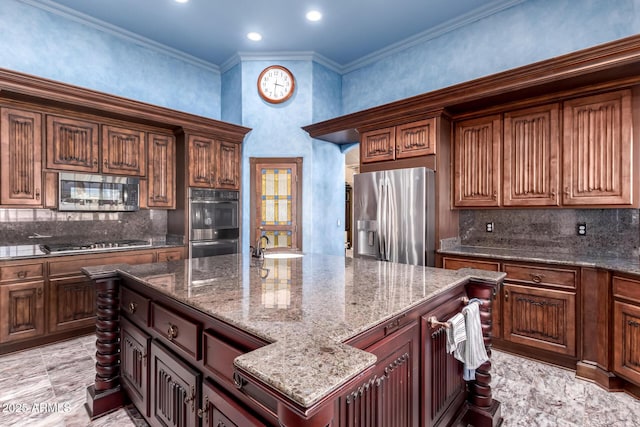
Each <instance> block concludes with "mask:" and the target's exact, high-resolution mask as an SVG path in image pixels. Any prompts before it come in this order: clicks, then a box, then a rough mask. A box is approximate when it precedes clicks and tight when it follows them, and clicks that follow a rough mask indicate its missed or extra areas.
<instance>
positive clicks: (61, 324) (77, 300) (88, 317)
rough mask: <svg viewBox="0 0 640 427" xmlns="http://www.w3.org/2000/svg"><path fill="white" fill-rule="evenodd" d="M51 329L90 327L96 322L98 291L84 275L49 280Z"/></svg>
mask: <svg viewBox="0 0 640 427" xmlns="http://www.w3.org/2000/svg"><path fill="white" fill-rule="evenodd" d="M49 292H50V295H49V330H50V331H51V332H58V331H64V330H68V329H77V328H82V327H90V326H92V325H94V324H95V318H96V293H95V290H94V286H93V283H92V282H91V280H90V279H88V278H86V277H84V276H74V277H69V278H64V279H62V278H61V279H51V280H50V281H49Z"/></svg>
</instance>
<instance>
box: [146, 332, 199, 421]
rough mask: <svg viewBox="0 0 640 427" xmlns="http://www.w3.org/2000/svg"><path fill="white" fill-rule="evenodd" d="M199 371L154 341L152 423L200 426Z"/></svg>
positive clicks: (152, 354) (152, 344) (152, 349)
mask: <svg viewBox="0 0 640 427" xmlns="http://www.w3.org/2000/svg"><path fill="white" fill-rule="evenodd" d="M201 384H202V375H201V374H200V372H198V371H197V370H195V369H194V368H193V367H191V366H189V365H188V364H187V363H185V362H184V361H182V359H180V358H179V357H178V356H176V355H174V354H172V352H171V351H170V350H168V349H167V348H165V347H164V346H163V345H162V344H160V343H158V342H157V341H155V340H153V341H151V399H150V402H151V408H150V409H151V414H150V417H149V423H150V424H151V425H152V426H159V427H165V426H176V427H197V426H199V425H200V418H199V416H198V409H199V407H198V406H199V402H200V385H201Z"/></svg>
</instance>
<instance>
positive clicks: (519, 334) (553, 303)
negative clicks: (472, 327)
mask: <svg viewBox="0 0 640 427" xmlns="http://www.w3.org/2000/svg"><path fill="white" fill-rule="evenodd" d="M503 289H504V300H503V308H502V310H503V314H504V318H503V327H504V339H505V340H507V341H511V342H514V343H520V344H525V345H528V346H531V347H536V348H540V349H543V350H549V351H553V352H556V353H560V354H566V355H569V356H575V355H576V303H575V300H576V295H575V293H574V292H564V291H556V290H550V289H538V288H534V287H529V286H519V285H514V284H509V283H505V284H504V286H503Z"/></svg>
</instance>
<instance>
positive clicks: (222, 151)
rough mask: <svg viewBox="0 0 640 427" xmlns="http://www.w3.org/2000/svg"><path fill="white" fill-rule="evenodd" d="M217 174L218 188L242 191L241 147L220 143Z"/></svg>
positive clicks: (230, 143)
mask: <svg viewBox="0 0 640 427" xmlns="http://www.w3.org/2000/svg"><path fill="white" fill-rule="evenodd" d="M216 172H217V175H218V178H217V187H218V188H225V189H229V190H239V189H240V145H239V144H234V143H232V142H225V141H220V142H218V155H217V167H216Z"/></svg>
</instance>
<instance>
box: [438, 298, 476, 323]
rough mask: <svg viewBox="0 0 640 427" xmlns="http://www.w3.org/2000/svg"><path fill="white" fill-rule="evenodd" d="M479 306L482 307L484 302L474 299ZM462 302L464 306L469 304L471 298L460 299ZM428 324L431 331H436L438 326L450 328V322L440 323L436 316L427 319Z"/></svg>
mask: <svg viewBox="0 0 640 427" xmlns="http://www.w3.org/2000/svg"><path fill="white" fill-rule="evenodd" d="M474 299H475V300H476V301H477V302H478V304H480V305H482V301H480V300H478V299H476V298H474ZM460 302H461V303H462V304H464V305H467V304H469V298H467V297H461V298H460ZM427 322H428V323H429V326H431V329H435V328H436V327H438V326H442V327H443V328H449V327H450V326H449V323H448V322H440V321H439V320H438V318H437V317H436V316H431V317H429V318H428V319H427Z"/></svg>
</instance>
